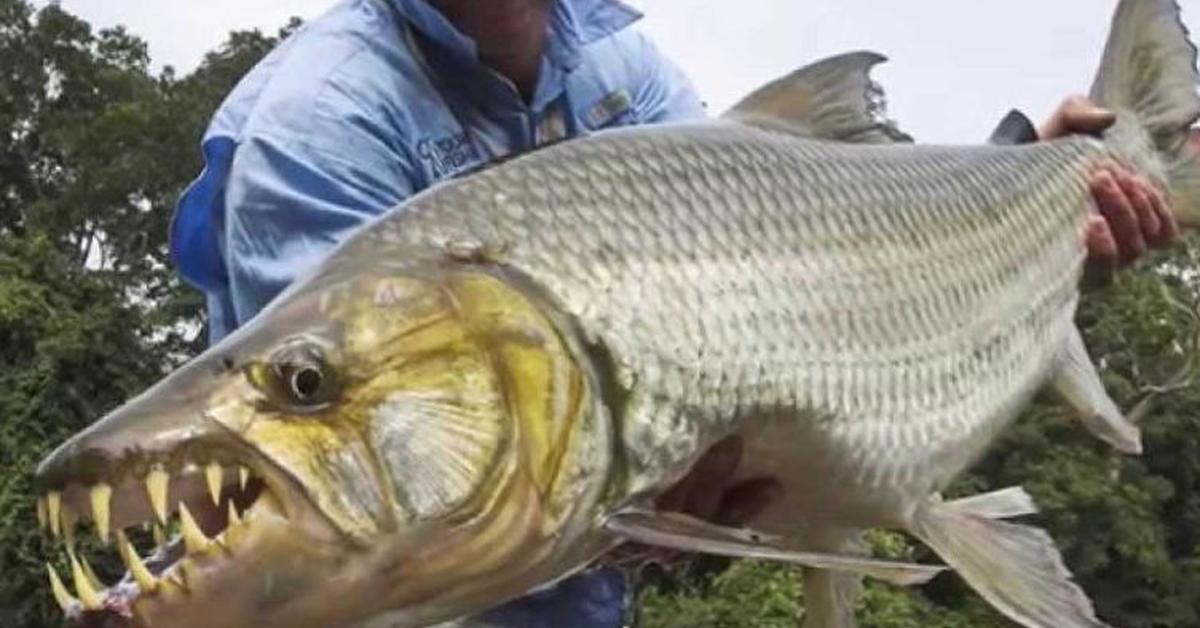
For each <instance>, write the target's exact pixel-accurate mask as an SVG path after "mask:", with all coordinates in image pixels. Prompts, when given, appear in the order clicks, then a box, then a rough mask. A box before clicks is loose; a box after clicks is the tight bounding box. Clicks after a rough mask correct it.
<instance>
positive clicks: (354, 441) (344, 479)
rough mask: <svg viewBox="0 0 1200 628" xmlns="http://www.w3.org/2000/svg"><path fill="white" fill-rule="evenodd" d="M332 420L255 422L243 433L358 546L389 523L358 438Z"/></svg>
mask: <svg viewBox="0 0 1200 628" xmlns="http://www.w3.org/2000/svg"><path fill="white" fill-rule="evenodd" d="M338 418H339V417H338V416H330V417H322V416H321V415H313V416H302V417H298V416H287V415H280V416H269V415H265V416H260V417H257V418H256V420H254V421H253V422H252V423H250V424H249V426H248V429H247V430H246V431H245V432H244V433H243V438H245V439H246V440H247V441H249V442H250V443H252V444H254V445H255V446H256V447H257V448H258V449H259V451H261V452H262V453H263V454H264V455H265V456H266V457H267V458H269V459H270V460H271V461H272V462H273V463H275V464H277V465H279V466H280V467H281V468H283V469H285V470H287V472H288V473H290V474H291V475H292V476H293V477H294V478H295V479H296V480H298V481H299V482H300V484H301V485H302V486H303V487H304V490H305V492H306V493H307V494H308V496H309V498H310V499H311V500H312V501H313V503H314V504H315V505H316V506H317V507H318V509H320V510H321V512H323V513H324V514H325V515H326V516H328V517H329V518H330V519H332V520H333V522H334V523H335V524H336V525H337V527H338V528H339V529H341V530H342V531H343V532H345V533H347V534H349V535H350V536H352V537H354V538H357V539H359V540H366V539H367V538H369V537H371V536H374V535H376V534H377V533H378V532H379V531H380V529H381V528H382V527H384V526H386V525H387V522H388V521H390V519H391V514H390V510H391V509H390V508H389V506H390V503H389V501H388V500H387V499H386V498H385V496H384V494H383V493H382V491H381V488H382V487H381V483H380V481H379V478H378V477H377V474H376V472H375V470H374V467H373V460H374V456H373V454H372V452H371V450H370V448H369V447H368V446H367V444H366V443H365V442H364V440H363V439H362V437H361V436H360V434H359V432H358V431H357V430H356V429H354V428H353V426H351V425H347V424H345V422H342V421H339V420H338Z"/></svg>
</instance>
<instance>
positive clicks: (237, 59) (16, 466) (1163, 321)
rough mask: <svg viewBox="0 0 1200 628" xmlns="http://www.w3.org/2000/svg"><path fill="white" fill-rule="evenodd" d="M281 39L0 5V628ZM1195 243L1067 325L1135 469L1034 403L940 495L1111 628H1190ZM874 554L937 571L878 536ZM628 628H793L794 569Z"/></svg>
mask: <svg viewBox="0 0 1200 628" xmlns="http://www.w3.org/2000/svg"><path fill="white" fill-rule="evenodd" d="M295 27H296V24H294V23H293V24H290V25H288V26H287V27H286V28H285V29H284V30H283V31H281V33H279V34H277V35H275V36H268V35H264V34H262V33H259V32H241V33H233V34H231V35H230V37H229V39H228V40H227V41H226V42H225V44H223V45H222V46H221V47H220V48H219V49H217V50H215V51H213V52H212V53H210V54H209V55H208V56H207V57H206V58H205V60H204V62H203V63H202V64H201V65H200V67H199V68H198V69H197V70H195V71H194V72H192V73H190V74H188V75H186V76H177V75H176V74H175V73H174V72H173V71H172V70H170V69H167V70H165V71H162V72H159V73H157V74H156V73H154V72H152V71H151V69H150V63H149V58H148V55H147V50H146V45H145V43H144V42H142V41H141V40H139V39H138V38H137V37H136V36H134V35H132V34H130V33H127V32H125V31H122V30H119V29H117V30H102V31H95V30H93V29H92V28H91V27H90V26H89V25H88V24H87V23H85V22H83V21H81V20H79V19H78V18H76V17H74V16H72V15H70V14H68V13H66V12H65V11H63V10H62V9H60V8H58V7H57V6H55V5H49V6H48V7H46V8H44V9H42V10H40V11H37V12H35V11H33V9H32V8H31V6H30V5H29V4H28V2H27V1H26V0H0V130H4V131H5V132H3V133H0V627H5V628H7V627H10V626H12V627H17V626H19V627H28V628H51V627H55V626H59V625H60V623H61V615H60V614H59V613H58V610H57V608H56V607H55V605H54V602H53V601H52V600H51V599H50V597H49V592H48V586H47V584H46V579H45V572H44V567H43V560H44V558H43V556H45V554H44V553H43V547H42V542H43V541H42V539H41V538H40V536H39V535H38V534H37V532H36V524H35V521H34V506H33V496H32V495H31V494H30V488H31V487H30V475H31V471H32V469H33V467H34V465H35V464H36V463H37V461H38V460H39V459H40V458H41V457H42V456H43V455H44V454H45V453H46V452H47V451H48V450H49V449H50V448H51V447H53V446H54V445H56V444H57V443H59V442H61V441H62V440H63V439H64V438H65V437H67V436H68V435H69V434H71V433H73V432H75V431H76V430H78V429H80V428H81V427H83V426H85V425H87V424H88V423H89V422H91V421H92V420H93V419H95V418H96V417H98V416H100V415H102V414H103V413H104V412H105V411H106V410H108V409H109V408H111V407H113V406H115V405H117V404H118V403H120V402H121V401H122V400H123V399H125V398H127V397H129V396H131V395H133V394H135V393H137V392H138V391H140V390H141V389H142V388H144V387H145V386H146V385H148V384H149V383H151V382H152V381H154V380H155V379H156V378H158V377H159V376H161V375H162V374H163V373H164V372H165V371H167V370H169V369H170V368H172V367H173V366H174V365H176V364H178V363H179V362H180V361H181V360H183V359H185V358H186V357H187V356H190V355H193V354H195V353H196V352H198V351H199V350H200V349H201V347H202V336H203V334H202V333H201V332H202V326H203V313H202V301H201V298H200V296H199V295H198V294H197V293H195V292H193V291H191V290H190V289H187V288H186V287H184V286H182V285H181V284H180V282H179V281H178V279H177V278H176V277H175V275H174V274H173V272H172V269H171V268H170V266H169V265H168V262H167V254H166V234H167V226H168V224H169V220H170V216H171V213H172V210H173V206H174V202H175V199H176V198H177V197H178V194H179V193H180V192H181V191H182V189H183V187H184V186H186V185H187V183H188V182H189V181H190V180H191V179H192V178H193V177H195V176H196V174H197V173H198V172H199V171H200V168H201V166H202V164H201V162H200V157H199V150H198V141H199V138H200V136H201V134H202V133H203V130H204V128H205V126H206V124H207V120H208V117H209V115H210V114H211V113H212V111H213V110H214V109H215V108H216V106H217V105H218V104H219V103H220V101H221V99H222V98H223V97H224V95H225V94H226V93H227V92H228V91H229V90H230V89H231V88H232V87H233V85H234V84H235V83H236V82H237V80H238V79H239V78H240V77H241V76H242V74H243V73H244V72H245V71H246V70H248V69H249V68H250V67H251V66H252V65H253V64H254V62H255V61H256V60H258V59H259V58H261V57H262V55H264V54H265V53H266V52H267V51H268V50H270V49H271V47H272V46H273V45H274V44H275V43H276V42H277V41H278V38H279V37H280V36H284V35H286V33H287V32H288V31H289V30H290V29H293V28H295ZM1195 268H1200V249H1198V248H1197V247H1196V246H1194V245H1193V244H1191V243H1185V244H1183V245H1180V246H1179V247H1177V248H1176V249H1175V250H1173V251H1170V252H1168V253H1165V254H1162V255H1159V256H1157V257H1156V258H1154V259H1151V260H1148V261H1146V262H1144V263H1142V265H1141V266H1140V267H1139V268H1138V269H1137V270H1136V272H1130V273H1125V274H1124V275H1123V276H1122V277H1121V278H1120V279H1119V280H1118V282H1117V283H1116V284H1115V285H1113V286H1111V287H1109V288H1107V289H1104V290H1099V291H1094V292H1092V293H1090V294H1088V295H1087V298H1086V302H1085V304H1084V306H1083V308H1082V311H1081V313H1080V321H1081V324H1082V325H1083V326H1084V328H1085V330H1086V335H1087V339H1088V344H1089V347H1090V348H1091V350H1092V352H1093V355H1094V356H1095V357H1096V359H1097V360H1098V362H1099V363H1100V365H1101V366H1102V369H1103V372H1104V376H1105V378H1106V383H1107V384H1108V387H1109V390H1110V391H1111V392H1112V393H1113V395H1114V396H1115V397H1116V398H1117V399H1118V401H1119V402H1120V403H1121V405H1122V407H1125V408H1133V409H1134V412H1135V414H1136V415H1137V416H1138V417H1139V420H1140V421H1141V423H1142V425H1143V427H1144V429H1145V435H1144V437H1145V438H1144V439H1145V444H1146V450H1147V455H1145V456H1144V457H1142V458H1137V459H1132V458H1118V457H1116V456H1113V455H1112V454H1110V453H1109V452H1108V451H1107V450H1106V449H1105V447H1103V446H1102V445H1100V444H1098V443H1097V442H1095V441H1094V439H1092V438H1090V437H1089V436H1088V435H1086V434H1085V433H1083V431H1082V430H1081V429H1080V427H1079V426H1078V425H1077V424H1075V423H1074V422H1072V421H1071V420H1069V419H1068V418H1067V417H1066V415H1065V413H1064V412H1063V411H1062V410H1061V408H1059V407H1057V406H1056V405H1054V404H1052V403H1039V404H1037V405H1036V406H1035V407H1034V408H1032V409H1031V410H1030V411H1029V412H1028V413H1027V416H1025V417H1024V418H1023V419H1022V420H1021V421H1020V423H1019V424H1018V425H1017V426H1016V427H1015V428H1014V429H1012V430H1010V431H1009V432H1008V434H1007V435H1006V436H1005V437H1004V439H1003V440H1002V442H1001V443H999V444H998V446H997V447H996V448H995V450H994V452H993V453H992V454H991V455H990V456H989V457H988V458H987V460H985V461H984V462H983V463H982V464H980V465H979V466H978V467H977V469H976V470H975V471H974V472H973V473H972V474H971V475H970V476H969V477H966V478H964V479H963V480H962V481H961V482H960V483H959V485H958V486H957V487H956V489H955V490H956V492H959V493H962V494H969V493H973V492H977V491H981V490H987V489H991V488H1000V487H1005V486H1011V485H1015V484H1022V485H1024V486H1026V487H1027V488H1028V489H1029V490H1030V491H1031V492H1032V493H1033V494H1034V496H1035V497H1036V498H1037V500H1038V502H1039V504H1041V506H1042V508H1043V510H1044V512H1043V514H1042V515H1040V516H1039V519H1040V523H1041V524H1042V525H1045V526H1046V527H1047V528H1048V529H1049V530H1050V531H1051V532H1052V533H1053V535H1054V537H1055V538H1056V539H1057V540H1058V545H1059V547H1060V548H1062V550H1063V552H1064V554H1065V555H1066V558H1067V562H1068V563H1069V564H1070V566H1071V568H1072V569H1073V570H1074V572H1075V573H1076V574H1077V575H1078V578H1079V580H1080V581H1081V582H1082V584H1083V586H1084V587H1085V588H1086V589H1087V590H1088V591H1089V592H1090V593H1091V595H1092V598H1093V600H1095V602H1096V605H1097V607H1098V609H1099V612H1100V614H1101V615H1102V616H1103V617H1104V618H1105V619H1106V620H1108V621H1109V622H1110V623H1111V624H1113V625H1115V626H1121V627H1123V628H1166V627H1185V626H1200V494H1198V492H1197V484H1198V483H1200V417H1198V416H1197V413H1196V411H1195V409H1196V408H1200V389H1198V388H1197V387H1195V386H1193V385H1192V383H1191V382H1192V376H1193V374H1194V371H1195V370H1196V364H1195V363H1194V361H1193V358H1194V356H1195V355H1196V343H1197V334H1198V333H1200V325H1198V321H1200V309H1198V305H1200V299H1198V297H1197V295H1198V294H1200V290H1198V288H1200V286H1198V285H1197V280H1196V277H1195V275H1194V273H1190V272H1182V271H1181V270H1180V269H1195ZM879 546H880V549H881V551H883V552H884V553H886V554H893V555H907V556H914V557H916V558H918V559H922V560H933V558H932V557H931V556H930V555H929V554H928V552H927V551H926V550H924V549H922V548H920V547H917V546H915V545H913V544H910V543H909V542H908V541H906V540H905V539H903V538H900V537H896V536H881V537H879ZM638 581H639V584H640V592H639V613H638V623H639V624H640V625H641V626H644V627H646V628H710V627H711V628H717V627H720V628H739V627H746V628H750V627H754V628H776V627H778V628H785V627H786V628H791V627H792V626H795V625H796V620H797V618H798V617H800V616H801V615H802V613H803V601H802V600H800V599H799V597H798V587H797V579H796V574H795V572H794V571H793V570H791V569H790V568H788V567H783V566H778V565H767V564H762V563H756V562H748V561H747V562H737V563H727V562H724V561H714V560H702V561H697V562H695V563H692V564H690V565H687V566H684V567H676V568H673V569H672V570H669V571H662V570H658V571H653V570H647V571H644V572H642V573H640V574H638ZM860 617H862V619H863V623H864V624H865V625H866V626H870V627H877V628H917V627H933V628H942V627H951V626H971V627H976V628H990V627H999V626H1003V625H1005V623H1004V621H1003V620H1001V619H999V618H997V617H996V616H995V615H994V614H993V613H992V611H990V610H989V609H988V608H987V607H986V606H985V605H984V604H982V603H981V602H980V601H979V600H978V598H977V597H975V596H974V595H973V594H971V593H969V592H968V591H967V590H966V588H965V587H964V586H963V585H962V584H961V583H960V582H959V581H958V580H957V579H956V578H954V577H953V576H943V577H940V578H938V579H937V580H935V581H934V582H933V583H931V584H930V585H928V586H926V587H923V588H921V589H917V590H911V591H909V590H899V589H894V588H889V587H884V586H876V585H872V586H871V587H870V588H869V590H868V595H867V596H866V599H865V601H864V606H863V608H862V609H861V610H860Z"/></svg>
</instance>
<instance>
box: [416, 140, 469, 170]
mask: <svg viewBox="0 0 1200 628" xmlns="http://www.w3.org/2000/svg"><path fill="white" fill-rule="evenodd" d="M417 155H419V156H420V157H421V160H422V161H424V162H425V164H426V165H427V166H428V168H429V170H430V172H432V173H433V178H434V179H435V180H437V179H444V178H446V177H448V176H450V175H452V174H454V173H456V172H458V171H459V170H462V169H463V168H466V167H467V166H469V165H471V164H473V163H475V162H476V161H478V160H479V157H478V156H477V155H476V154H475V147H474V146H473V145H472V144H471V138H470V137H468V136H467V134H466V132H462V133H456V134H454V135H447V136H445V137H439V138H425V139H423V140H421V141H419V142H417Z"/></svg>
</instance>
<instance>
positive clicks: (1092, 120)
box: [1038, 96, 1117, 140]
mask: <svg viewBox="0 0 1200 628" xmlns="http://www.w3.org/2000/svg"><path fill="white" fill-rule="evenodd" d="M1116 120H1117V114H1116V113H1114V112H1113V111H1112V110H1110V109H1105V108H1104V107H1101V106H1099V105H1097V104H1096V103H1094V102H1092V101H1091V100H1090V99H1088V98H1085V97H1083V96H1071V97H1070V98H1067V99H1066V100H1064V101H1063V103H1062V104H1061V105H1059V107H1058V109H1057V110H1056V111H1055V112H1054V115H1052V116H1051V117H1050V120H1049V121H1048V122H1046V124H1044V125H1042V127H1041V128H1040V129H1038V135H1039V136H1040V137H1041V139H1043V140H1050V139H1055V138H1058V137H1063V136H1065V135H1070V134H1072V133H1099V132H1100V131H1103V130H1104V129H1107V128H1108V127H1110V126H1112V124H1113V122H1116Z"/></svg>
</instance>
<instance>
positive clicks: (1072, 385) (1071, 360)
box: [1051, 327, 1142, 454]
mask: <svg viewBox="0 0 1200 628" xmlns="http://www.w3.org/2000/svg"><path fill="white" fill-rule="evenodd" d="M1051 387H1052V388H1053V389H1054V391H1055V392H1056V393H1058V395H1059V397H1061V398H1062V399H1063V401H1065V402H1066V403H1067V405H1069V406H1070V407H1071V409H1072V410H1074V411H1075V413H1076V414H1077V415H1078V416H1079V419H1080V420H1081V421H1082V422H1083V425H1084V427H1086V428H1087V429H1088V431H1090V432H1091V433H1092V434H1094V435H1096V437H1098V438H1100V439H1101V440H1103V441H1104V442H1106V443H1108V444H1110V445H1112V446H1113V447H1114V448H1115V449H1116V450H1117V451H1120V452H1122V453H1126V454H1140V453H1142V437H1141V432H1140V431H1139V430H1138V428H1137V426H1136V425H1134V424H1132V423H1130V422H1129V421H1128V420H1127V419H1126V418H1125V415H1124V414H1122V413H1121V410H1120V408H1118V407H1117V404H1116V403H1114V402H1113V400H1112V398H1110V397H1109V396H1108V393H1107V392H1105V390H1104V384H1103V383H1102V382H1101V381H1100V374H1099V373H1097V372H1096V367H1095V366H1093V365H1092V360H1091V358H1089V357H1088V354H1087V348H1086V347H1084V345H1083V338H1082V337H1081V336H1080V335H1079V330H1078V329H1076V328H1074V327H1072V328H1071V334H1070V337H1069V338H1067V343H1066V345H1065V346H1064V347H1063V351H1062V354H1061V356H1060V357H1059V361H1058V371H1057V372H1056V373H1055V375H1054V379H1053V381H1052V382H1051Z"/></svg>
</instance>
